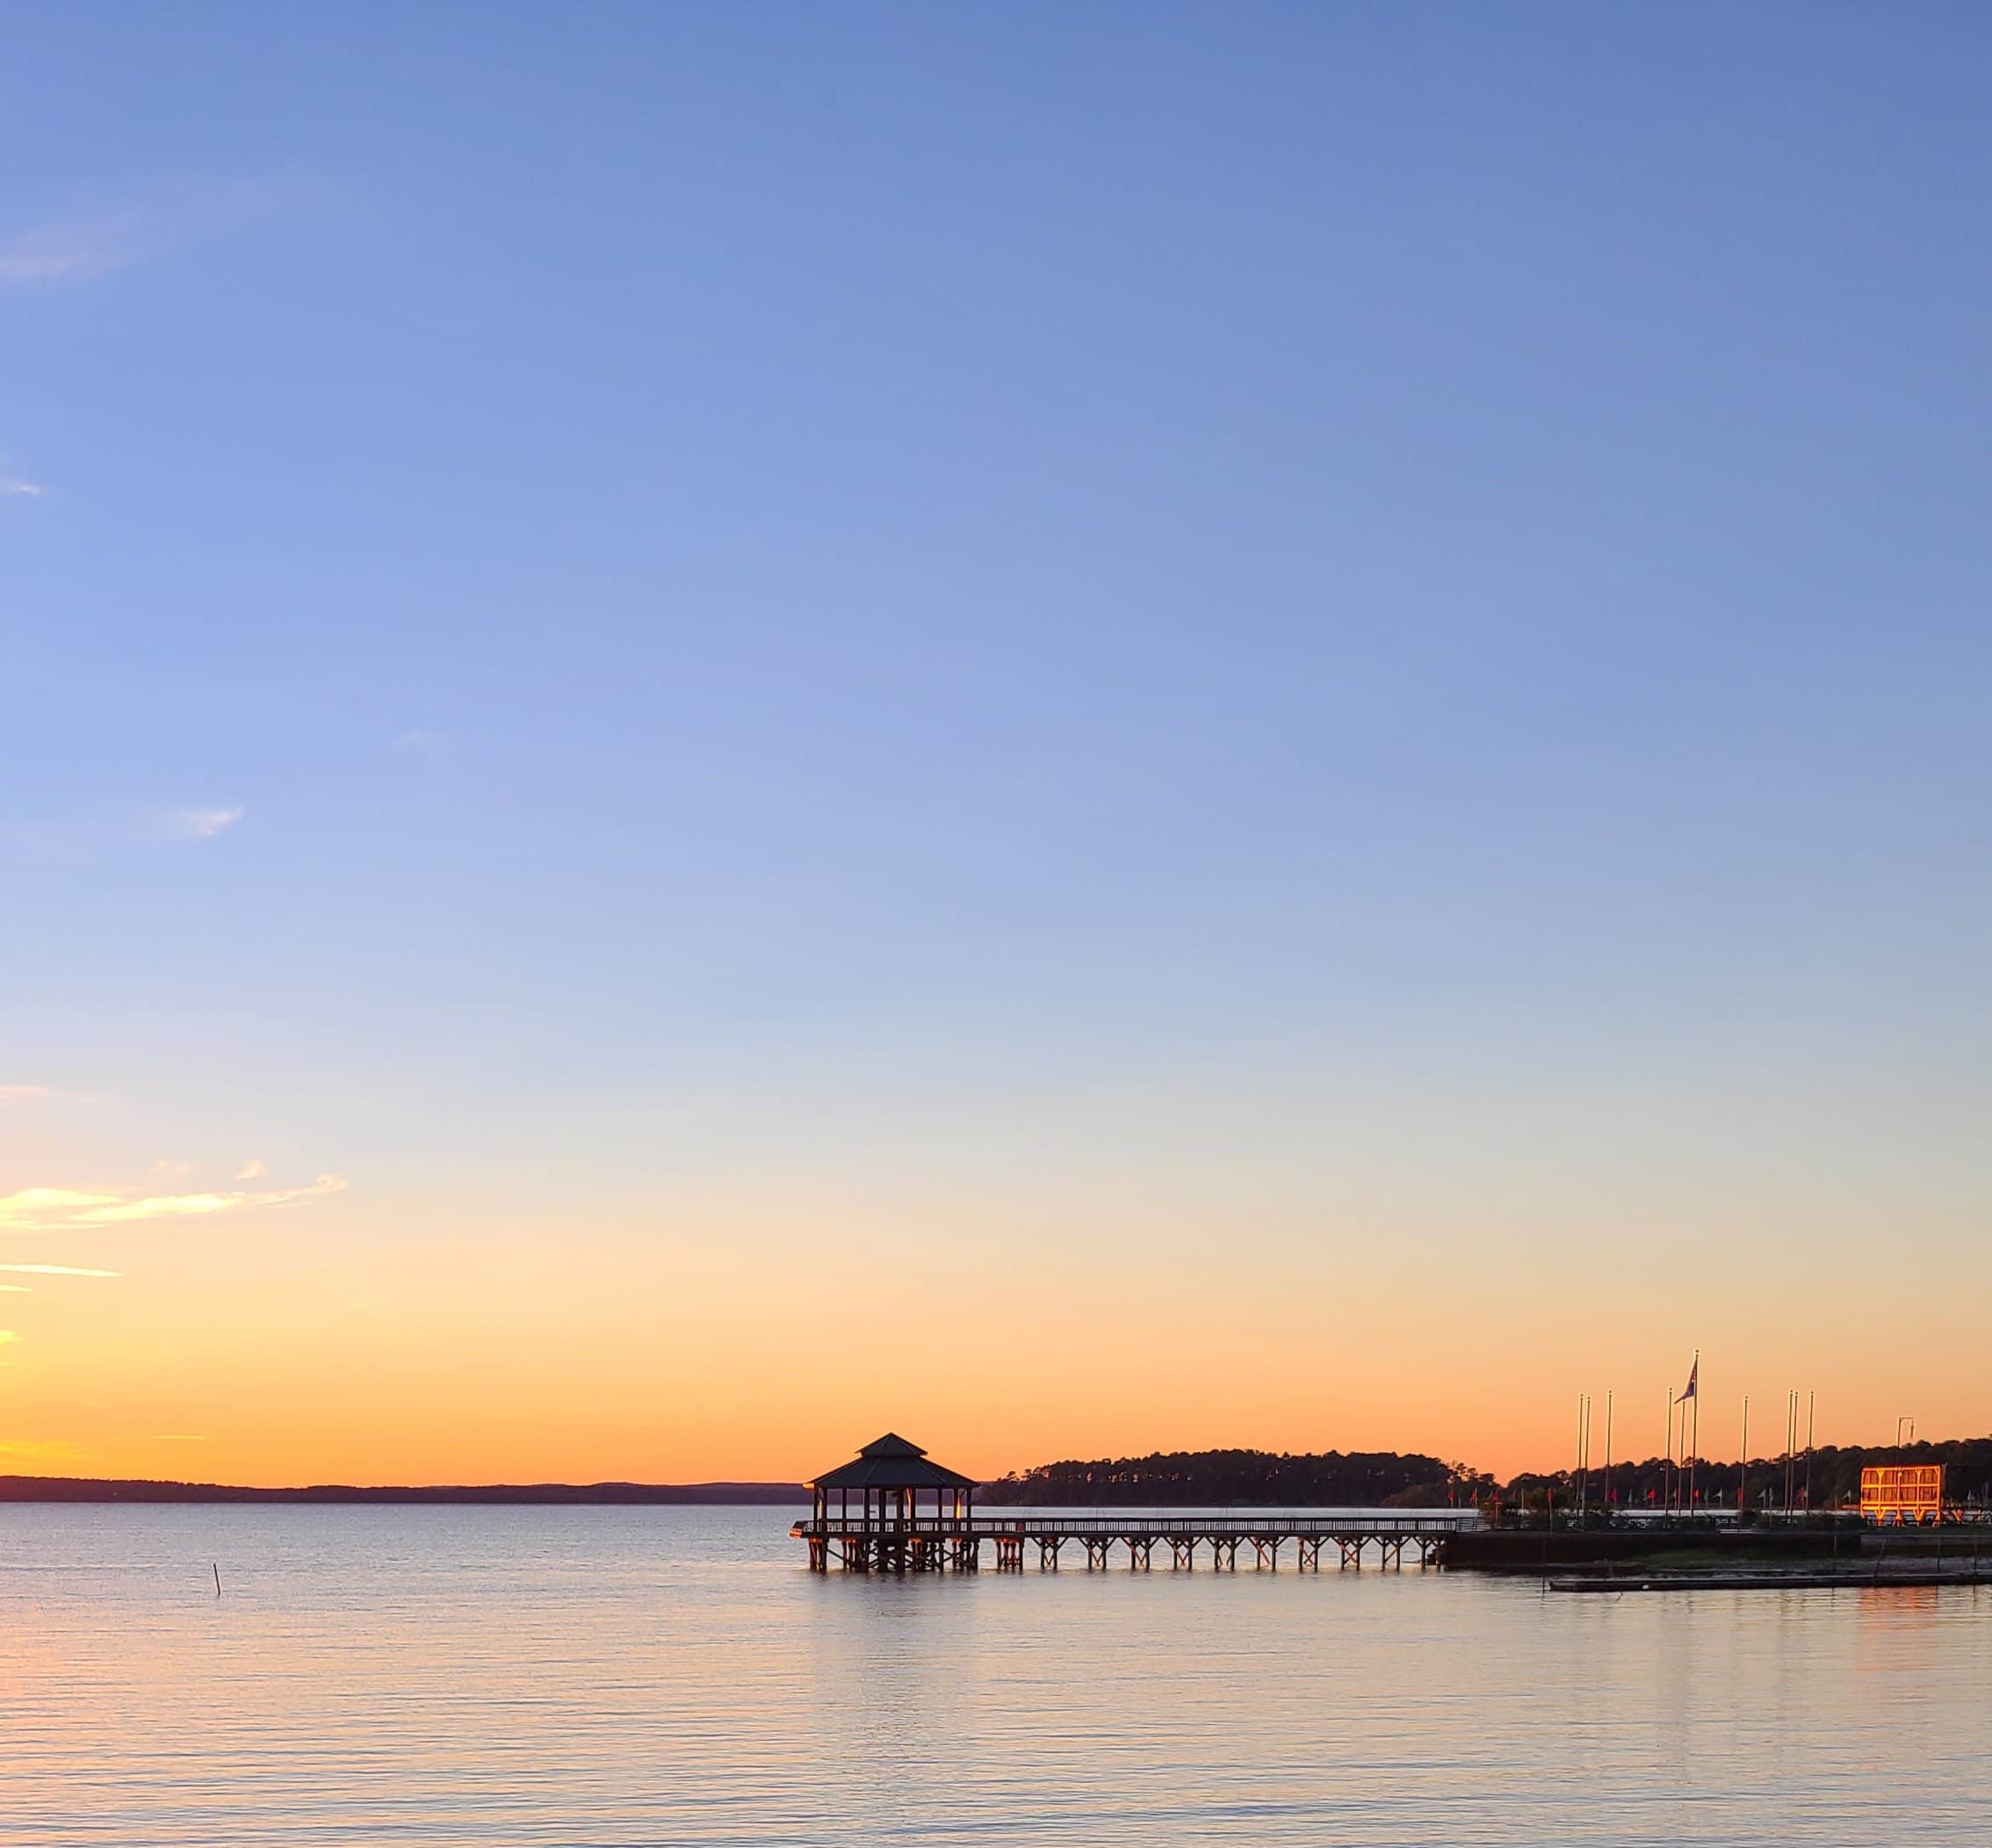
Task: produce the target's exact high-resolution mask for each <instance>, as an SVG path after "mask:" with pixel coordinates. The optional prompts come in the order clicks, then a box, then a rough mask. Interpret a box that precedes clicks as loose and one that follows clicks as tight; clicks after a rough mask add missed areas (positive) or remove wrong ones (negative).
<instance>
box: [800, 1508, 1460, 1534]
mask: <svg viewBox="0 0 1992 1848" xmlns="http://www.w3.org/2000/svg"><path fill="white" fill-rule="evenodd" d="M1479 1520H1480V1516H1479V1513H1478V1512H1477V1511H1476V1510H1474V1509H1470V1508H1462V1509H1460V1510H1458V1511H1456V1512H1455V1511H1453V1510H1445V1511H1440V1512H1434V1511H1432V1510H1429V1509H1426V1510H1421V1511H1420V1512H1418V1513H1416V1514H1394V1513H1392V1512H1390V1511H1389V1510H1388V1509H1382V1510H1378V1511H1376V1512H1365V1513H1361V1514H1288V1513H1282V1512H1280V1511H1279V1510H1277V1509H1272V1508H1266V1509H1256V1508H1223V1509H1215V1510H1213V1511H1211V1512H1209V1513H1205V1514H1170V1515H1156V1514H1099V1515H1094V1514H1075V1513H1072V1512H1060V1513H1057V1514H1052V1515H1044V1514H1018V1515H987V1514H978V1515H975V1516H973V1517H970V1518H964V1519H963V1520H948V1519H942V1520H934V1519H932V1518H931V1517H928V1518H927V1519H924V1520H886V1521H884V1522H883V1523H881V1522H880V1521H879V1520H877V1518H876V1516H875V1517H874V1518H873V1519H872V1520H870V1522H869V1523H868V1522H866V1521H865V1520H862V1518H861V1517H860V1516H858V1515H856V1514H852V1515H849V1516H843V1515H839V1514H836V1513H832V1514H830V1515H828V1516H827V1517H826V1519H824V1520H816V1519H815V1518H814V1517H813V1516H805V1517H804V1518H803V1519H802V1520H798V1522H797V1523H796V1524H795V1527H793V1529H791V1532H792V1533H793V1534H794V1536H795V1537H796V1538H797V1539H798V1540H799V1539H802V1538H805V1536H807V1535H809V1534H867V1533H869V1534H880V1533H884V1534H895V1535H899V1534H903V1535H905V1536H906V1538H907V1539H917V1538H927V1539H936V1540H952V1539H957V1538H958V1539H964V1540H965V1539H969V1538H971V1537H972V1538H976V1539H981V1540H995V1539H999V1538H1002V1539H1007V1538H1010V1537H1011V1536H1013V1535H1015V1534H1021V1535H1023V1537H1024V1538H1025V1539H1027V1540H1036V1539H1039V1538H1041V1537H1042V1538H1047V1539H1048V1538H1051V1537H1054V1536H1057V1537H1063V1538H1066V1539H1072V1540H1078V1539H1081V1538H1083V1537H1084V1536H1086V1534H1107V1535H1110V1536H1112V1537H1113V1538H1115V1539H1116V1540H1117V1539H1120V1538H1122V1536H1123V1535H1126V1534H1136V1535H1148V1534H1152V1535H1153V1536H1154V1537H1155V1538H1157V1539H1158V1540H1165V1539H1168V1538H1170V1537H1172V1536H1181V1535H1187V1534H1200V1535H1201V1534H1238V1536H1239V1537H1240V1538H1241V1539H1244V1538H1249V1537H1250V1536H1251V1535H1252V1534H1284V1535H1286V1536H1288V1538H1290V1539H1299V1538H1303V1537H1305V1538H1310V1539H1311V1538H1312V1537H1314V1536H1315V1535H1317V1534H1318V1535H1321V1536H1323V1537H1324V1538H1329V1539H1333V1538H1337V1537H1339V1536H1340V1535H1342V1534H1407V1535H1418V1534H1440V1535H1443V1534H1457V1533H1458V1532H1460V1531H1461V1529H1462V1528H1464V1527H1476V1526H1478V1525H1479Z"/></svg>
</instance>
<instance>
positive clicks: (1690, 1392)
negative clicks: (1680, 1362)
mask: <svg viewBox="0 0 1992 1848" xmlns="http://www.w3.org/2000/svg"><path fill="white" fill-rule="evenodd" d="M1700 1371H1701V1356H1700V1354H1697V1355H1696V1356H1695V1357H1694V1364H1693V1365H1692V1367H1690V1368H1688V1370H1687V1387H1686V1390H1685V1391H1684V1392H1683V1393H1682V1394H1681V1396H1680V1397H1679V1398H1678V1399H1676V1400H1675V1401H1674V1403H1675V1404H1677V1405H1679V1404H1685V1402H1686V1401H1687V1400H1689V1399H1692V1397H1694V1376H1695V1375H1697V1374H1698V1373H1700Z"/></svg>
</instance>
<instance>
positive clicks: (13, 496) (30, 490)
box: [0, 475, 48, 501]
mask: <svg viewBox="0 0 1992 1848" xmlns="http://www.w3.org/2000/svg"><path fill="white" fill-rule="evenodd" d="M47 492H48V490H47V488H46V487H43V486H42V485H41V483H40V482H39V481H30V480H28V479H27V478H26V477H25V475H0V500H5V501H39V500H40V498H41V497H42V495H43V494H47Z"/></svg>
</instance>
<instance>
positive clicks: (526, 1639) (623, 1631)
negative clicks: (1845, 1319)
mask: <svg viewBox="0 0 1992 1848" xmlns="http://www.w3.org/2000/svg"><path fill="white" fill-rule="evenodd" d="M789 1519H790V1517H789V1516H788V1515H786V1514H784V1513H783V1512H781V1511H779V1510H775V1509H730V1508H729V1509H689V1510H678V1509H510V1508H463V1509H458V1508H451V1509H440V1508H380V1509H344V1508H149V1509H145V1508H91V1509H64V1508H48V1507H26V1508H24V1507H10V1508H4V1509H0V1601H4V1610H0V1617H4V1650H5V1658H4V1659H5V1675H4V1683H0V1688H4V1693H0V1725H4V1738H0V1745H4V1753H0V1780H4V1782H0V1790H4V1805H0V1816H4V1828H0V1839H4V1841H6V1842H7V1843H9V1844H16V1843H19V1844H30V1843H32V1844H40V1843H92V1844H105V1843H117V1844H203V1848H220V1844H249V1843H255V1844H285V1848H295V1844H320V1843H341V1844H344V1843H419V1844H431V1843H450V1844H523V1843H530V1844H559V1848H583V1844H598V1843H599V1844H628V1843H654V1844H698V1843H740V1842H761V1843H809V1844H816V1843H823V1844H858V1843H877V1842H890V1843H905V1844H926V1843H931V1844H950V1848H973V1844H984V1843H992V1844H994V1843H1000V1844H1028V1843H1037V1842H1052V1843H1074V1844H1077V1843H1100V1844H1122V1843H1124V1844H1137V1843H1138V1844H1156V1843H1176V1842H1185V1843H1199V1842H1228V1843H1245V1842H1250V1843H1272V1844H1285V1843H1306V1844H1340V1843H1378V1844H1381V1843H1429V1844H1471V1843H1481V1842H1501V1843H1560V1842H1570V1843H1579V1842H1581V1843H1585V1844H1612V1843H1679V1842H1707V1843H1744V1842H1748V1843H1773V1842H1775V1843H1792V1842H1802V1843H1812V1842H1818V1843H1833V1844H1844V1843H1848V1842H1852V1841H1875V1842H1885V1841H1894V1840H1896V1839H1899V1838H1900V1837H1902V1835H1903V1834H1904V1833H1905V1832H1907V1828H1906V1827H1905V1825H1908V1826H1913V1828H1914V1829H1915V1830H1916V1831H1917V1832H1919V1833H1920V1832H1923V1831H1924V1830H1930V1831H1935V1832H1936V1833H1937V1834H1938V1837H1939V1838H1942V1839H1945V1840H1946V1841H1948V1842H1950V1843H1974V1844H1975V1843H1986V1842H1992V1797H1988V1788H1987V1778H1986V1758H1985V1755H1986V1753H1987V1751H1988V1749H1992V1702H1988V1695H1992V1591H1988V1590H1985V1589H1955V1590H1945V1591H1943V1592H1935V1591H1916V1590H1900V1591H1873V1592H1846V1591H1819V1592H1783V1593H1756V1594H1751V1593H1741V1592H1697V1593H1693V1594H1690V1595H1686V1596H1678V1597H1667V1598H1661V1597H1643V1598H1642V1597H1628V1598H1624V1599H1605V1598H1558V1597H1554V1596H1546V1595H1544V1594H1543V1593H1542V1592H1541V1590H1540V1589H1539V1588H1538V1587H1537V1586H1536V1585H1533V1584H1528V1583H1519V1582H1512V1581H1501V1580H1493V1579H1486V1578H1477V1577H1471V1576H1469V1575H1466V1574H1459V1575H1453V1576H1440V1575H1437V1574H1422V1575H1421V1574H1420V1573H1418V1571H1416V1570H1409V1571H1406V1572H1404V1573H1403V1574H1402V1575H1397V1574H1391V1575H1385V1574H1382V1573H1379V1572H1377V1571H1375V1570H1366V1571H1364V1572H1363V1573H1361V1574H1360V1576H1358V1575H1356V1574H1353V1573H1339V1572H1335V1571H1332V1570H1328V1571H1324V1572H1322V1573H1321V1574H1320V1575H1319V1576H1318V1577H1315V1576H1312V1575H1303V1574H1300V1573H1297V1572H1294V1571H1292V1570H1281V1571H1280V1572H1278V1573H1277V1574H1274V1573H1262V1572H1253V1571H1252V1570H1240V1571H1239V1572H1238V1573H1237V1574H1236V1576H1231V1575H1223V1576H1220V1575H1217V1574H1214V1573H1212V1572H1210V1571H1209V1570H1198V1571H1196V1572H1194V1573H1189V1574H1184V1573H1175V1572H1171V1571H1169V1570H1166V1569H1162V1570H1156V1571H1154V1572H1152V1573H1150V1574H1147V1575H1145V1576H1142V1575H1136V1574H1130V1573H1129V1572H1127V1571H1126V1570H1123V1569H1122V1568H1120V1567H1116V1568H1115V1570H1114V1571H1112V1572H1111V1573H1109V1574H1107V1575H1105V1576H1101V1575H1100V1574H1097V1573H1095V1574H1092V1575H1088V1574H1087V1573H1086V1571H1084V1570H1072V1569H1071V1568H1070V1567H1069V1566H1068V1568H1067V1570H1065V1571H1063V1572H1061V1573H1058V1574H1057V1575H1041V1574H1040V1573H1038V1572H1037V1571H1036V1570H1035V1569H1033V1570H1028V1571H1027V1572H1025V1573H1024V1574H1023V1575H1022V1576H1021V1577H1011V1576H999V1575H998V1574H996V1573H994V1572H991V1571H986V1570H985V1572H984V1573H983V1574H982V1575H981V1576H980V1577H971V1578H960V1579H957V1578H951V1577H939V1578H925V1579H916V1580H906V1581H893V1580H891V1579H864V1578H858V1577H838V1576H836V1575H832V1576H831V1577H828V1578H826V1579H825V1578H817V1577H811V1576H810V1575H809V1574H808V1573H806V1572H805V1571H804V1570H801V1565H800V1560H801V1550H802V1549H801V1548H800V1547H799V1546H798V1544H796V1543H795V1542H792V1541H790V1540H788V1538H787V1527H788V1522H789ZM211 1560H213V1561H217V1562H219V1563H220V1570H221V1578H222V1585H223V1588H224V1592H225V1595H224V1596H223V1597H222V1598H220V1599H216V1598H215V1596H214V1586H213V1579H212V1577H210V1576H209V1562H210V1561H211Z"/></svg>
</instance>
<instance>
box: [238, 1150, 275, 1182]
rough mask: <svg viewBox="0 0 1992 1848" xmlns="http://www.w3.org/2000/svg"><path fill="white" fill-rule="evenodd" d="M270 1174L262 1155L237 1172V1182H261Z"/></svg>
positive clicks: (253, 1157) (252, 1157)
mask: <svg viewBox="0 0 1992 1848" xmlns="http://www.w3.org/2000/svg"><path fill="white" fill-rule="evenodd" d="M269 1172H270V1170H269V1168H268V1166H265V1164H264V1162H263V1158H262V1157H261V1156H260V1155H254V1156H251V1157H250V1158H249V1160H247V1161H246V1162H244V1163H243V1164H242V1166H241V1167H240V1168H238V1169H237V1170H236V1171H235V1179H236V1180H262V1179H263V1176H264V1175H265V1174H267V1173H269Z"/></svg>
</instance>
